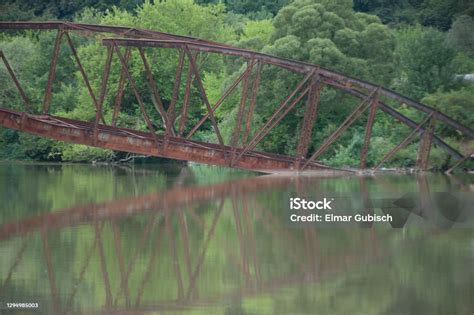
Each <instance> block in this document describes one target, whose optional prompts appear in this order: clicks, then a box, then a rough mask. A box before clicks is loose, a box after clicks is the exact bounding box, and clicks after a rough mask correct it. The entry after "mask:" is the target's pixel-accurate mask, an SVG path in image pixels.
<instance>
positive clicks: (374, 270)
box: [0, 176, 473, 314]
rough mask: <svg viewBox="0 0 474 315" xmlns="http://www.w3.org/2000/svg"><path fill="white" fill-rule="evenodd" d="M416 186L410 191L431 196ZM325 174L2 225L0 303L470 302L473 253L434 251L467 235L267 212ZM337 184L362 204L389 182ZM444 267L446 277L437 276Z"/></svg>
mask: <svg viewBox="0 0 474 315" xmlns="http://www.w3.org/2000/svg"><path fill="white" fill-rule="evenodd" d="M417 179H418V180H417V185H418V188H417V189H418V191H426V189H429V186H428V181H427V180H426V178H425V177H423V176H418V177H417ZM331 180H334V179H325V178H313V177H307V178H305V177H275V176H264V177H254V178H245V179H239V180H234V181H228V182H224V183H217V184H211V185H203V186H190V187H175V188H172V189H170V190H166V191H164V192H159V193H151V194H148V195H138V196H134V197H125V198H122V199H117V200H113V201H108V202H103V203H94V204H89V205H83V206H78V207H73V208H68V209H62V210H57V211H54V212H50V213H45V214H40V215H38V216H32V217H26V218H21V219H18V220H16V221H12V222H9V223H4V224H2V225H0V249H1V250H2V252H3V253H7V252H6V249H8V250H9V251H10V252H8V254H9V255H8V261H7V259H5V257H7V256H4V258H2V265H3V266H2V268H1V269H0V276H1V278H0V280H1V282H0V284H1V289H0V290H1V291H0V295H1V296H2V297H6V298H8V299H11V300H12V301H18V299H21V300H24V299H29V301H32V302H35V301H36V302H38V303H39V304H40V310H41V312H45V313H52V314H65V313H86V314H95V313H100V314H102V313H109V312H123V313H126V314H135V313H136V314H143V313H148V312H150V313H152V312H166V314H168V312H170V313H174V312H176V313H181V312H182V313H186V314H187V313H188V312H189V313H192V314H194V313H200V312H205V313H211V314H213V313H216V314H250V313H252V314H255V313H259V314H274V313H282V314H290V313H292V312H295V313H301V314H303V313H304V314H306V313H307V314H312V313H313V311H315V310H319V311H321V312H323V313H324V312H326V313H328V312H329V313H333V311H334V310H338V312H344V311H345V310H346V311H347V310H348V309H353V310H354V309H356V310H360V312H362V313H366V312H369V311H374V310H379V311H382V310H386V311H387V314H390V310H392V309H394V308H395V309H399V304H400V303H408V304H410V303H413V299H412V298H410V297H408V296H407V294H406V293H405V290H408V289H409V290H415V291H416V292H418V290H426V291H425V292H424V293H425V295H424V296H423V297H419V298H418V299H421V300H422V301H421V302H420V301H416V302H417V303H423V304H426V305H427V306H423V307H425V308H426V309H422V311H423V310H428V309H431V307H432V306H430V305H434V306H433V307H439V305H438V304H442V305H444V306H442V307H441V308H440V310H443V309H446V307H450V308H449V309H450V310H453V309H456V310H458V311H460V312H459V314H461V313H462V311H463V310H465V309H466V308H467V307H472V301H471V302H468V301H469V297H468V296H469V287H470V288H471V291H472V284H473V278H472V272H469V270H466V269H463V268H464V267H466V266H467V268H469V266H471V267H472V262H473V255H472V253H471V254H470V256H469V254H468V255H467V256H464V258H463V259H460V260H459V259H458V256H456V255H460V251H459V248H458V247H457V246H456V243H453V244H451V245H449V246H445V247H442V244H443V242H445V241H447V240H453V239H454V240H457V241H459V242H460V243H461V244H463V242H464V240H466V239H468V238H469V237H467V238H466V236H468V235H469V233H471V234H470V235H471V236H472V229H459V230H448V231H446V230H439V229H436V228H434V229H416V230H410V229H402V230H396V229H392V228H391V227H390V225H389V224H377V225H370V224H369V225H366V226H365V227H366V228H329V229H325V228H323V229H316V228H314V227H313V228H301V227H295V226H291V225H289V224H288V222H287V221H286V218H287V214H285V213H282V212H281V211H275V209H280V208H281V209H283V208H284V207H282V206H281V205H278V203H280V202H281V198H280V197H281V195H282V194H284V193H285V192H288V191H289V190H291V191H296V192H298V193H304V191H305V190H315V189H319V188H321V189H324V188H328V185H330V181H331ZM339 180H346V181H348V182H350V183H351V184H350V185H351V187H352V186H354V185H356V186H358V189H359V191H360V193H361V194H362V195H363V196H364V198H369V193H370V191H373V188H374V187H376V186H377V187H384V188H385V189H391V188H393V187H390V185H391V184H390V182H385V180H384V178H383V177H375V178H364V177H360V178H354V177H350V178H349V177H348V178H345V179H339ZM176 183H177V184H176V185H175V186H181V181H180V177H178V179H177V181H176ZM457 185H461V186H460V189H468V186H464V184H462V183H461V184H459V183H458V184H457ZM433 238H436V239H438V241H439V243H437V242H436V244H433V242H432V241H431V240H432V239H433ZM440 248H441V249H442V250H444V251H445V252H444V254H442V253H441V252H440V251H439V250H440ZM12 249H14V250H12ZM450 255H455V256H450ZM454 258H455V259H454ZM438 264H441V265H442V267H443V268H444V269H443V270H444V271H445V272H451V273H453V274H452V277H450V278H449V279H446V278H442V277H438V278H436V276H433V274H432V273H433V271H436V270H437V269H435V268H440V267H439V266H438ZM40 265H41V266H44V268H43V269H41V268H39V267H38V266H40ZM419 267H420V268H421V267H423V268H422V269H419ZM43 271H44V272H43ZM466 272H467V273H468V274H470V275H466ZM463 274H464V275H465V276H464V278H462V277H461V278H460V279H463V280H456V281H460V282H459V283H456V286H452V287H451V289H452V290H455V291H456V292H457V291H458V290H459V292H461V290H462V289H466V288H467V289H468V290H467V292H465V293H460V294H459V296H454V297H446V296H443V300H442V301H441V300H440V299H439V298H440V297H441V295H443V294H445V293H446V292H447V291H446V290H448V291H449V290H450V289H449V288H447V287H446V284H448V283H451V282H450V281H451V280H453V281H454V279H456V277H458V276H461V275H463ZM427 279H429V282H428V283H420V282H423V281H426V280H427ZM430 284H433V285H435V286H439V287H440V288H438V289H435V288H429V287H428V286H429V285H430ZM420 287H421V288H420ZM418 293H419V292H418ZM471 293H472V292H471ZM2 299H3V298H2ZM360 299H363V300H364V301H365V302H364V303H361V302H362V301H361V300H360ZM400 299H401V301H400ZM417 305H418V304H417ZM405 306H406V307H411V306H410V305H405ZM412 306H413V305H412ZM443 307H444V308H443ZM346 308H347V309H346ZM410 309H411V308H410ZM336 313H337V312H336ZM160 314H161V313H160ZM433 314H436V312H434V313H433Z"/></svg>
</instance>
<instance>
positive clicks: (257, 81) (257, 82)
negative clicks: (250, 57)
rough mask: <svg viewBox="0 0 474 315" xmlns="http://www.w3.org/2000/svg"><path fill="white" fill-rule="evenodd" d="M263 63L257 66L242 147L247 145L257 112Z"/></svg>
mask: <svg viewBox="0 0 474 315" xmlns="http://www.w3.org/2000/svg"><path fill="white" fill-rule="evenodd" d="M262 68H263V62H261V61H259V62H258V65H257V73H256V74H255V78H254V81H253V86H252V96H251V98H250V105H249V108H248V111H247V120H246V122H245V131H244V135H243V136H242V146H244V145H246V144H247V139H248V137H249V135H250V127H251V125H252V118H253V112H254V110H255V104H256V102H257V94H258V89H259V88H260V78H261V75H262Z"/></svg>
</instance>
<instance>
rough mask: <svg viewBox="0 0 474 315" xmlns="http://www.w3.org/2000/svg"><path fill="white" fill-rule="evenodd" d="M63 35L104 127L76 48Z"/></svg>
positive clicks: (69, 38) (67, 37)
mask: <svg viewBox="0 0 474 315" xmlns="http://www.w3.org/2000/svg"><path fill="white" fill-rule="evenodd" d="M64 35H65V36H66V39H67V42H68V44H69V47H70V48H71V52H72V54H73V56H74V59H75V60H76V63H77V66H78V67H79V72H80V73H81V75H82V79H83V80H84V84H85V85H86V87H87V91H89V95H90V97H91V98H92V101H93V102H94V106H95V110H96V111H97V112H98V113H99V115H100V119H101V120H102V123H103V124H104V125H105V119H104V116H102V113H101V110H100V109H99V101H98V100H97V97H96V96H95V94H94V91H93V90H92V86H91V84H90V82H89V78H88V77H87V74H86V72H85V70H84V67H83V66H82V62H81V59H80V58H79V55H78V54H77V51H76V47H74V43H73V42H72V39H71V36H69V33H68V32H64Z"/></svg>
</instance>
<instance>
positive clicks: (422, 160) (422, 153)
mask: <svg viewBox="0 0 474 315" xmlns="http://www.w3.org/2000/svg"><path fill="white" fill-rule="evenodd" d="M427 125H428V126H427V128H426V130H425V132H423V134H422V135H421V141H420V147H419V149H418V157H417V159H416V167H417V168H418V169H420V170H422V171H426V169H427V168H428V161H429V158H430V151H431V144H432V143H433V134H434V128H435V125H436V119H435V118H434V117H431V118H430V120H429V121H428V122H427Z"/></svg>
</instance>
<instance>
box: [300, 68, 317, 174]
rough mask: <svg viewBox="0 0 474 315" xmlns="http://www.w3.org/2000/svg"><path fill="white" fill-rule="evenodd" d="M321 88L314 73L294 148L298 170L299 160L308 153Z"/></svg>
mask: <svg viewBox="0 0 474 315" xmlns="http://www.w3.org/2000/svg"><path fill="white" fill-rule="evenodd" d="M323 87H324V86H323V84H322V83H321V82H319V76H318V73H317V72H316V73H315V75H314V76H313V78H312V82H311V89H310V91H309V94H308V99H307V101H306V109H305V112H304V117H303V125H302V126H301V132H300V141H299V143H298V146H297V148H296V161H295V168H296V169H299V168H300V163H301V160H302V159H304V158H306V154H307V153H308V147H309V143H310V141H311V134H312V131H313V126H314V123H315V121H316V116H317V110H318V105H319V99H320V94H321V90H322V89H323Z"/></svg>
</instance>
